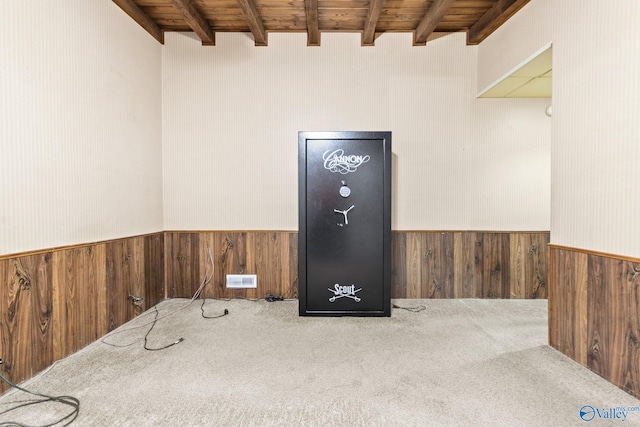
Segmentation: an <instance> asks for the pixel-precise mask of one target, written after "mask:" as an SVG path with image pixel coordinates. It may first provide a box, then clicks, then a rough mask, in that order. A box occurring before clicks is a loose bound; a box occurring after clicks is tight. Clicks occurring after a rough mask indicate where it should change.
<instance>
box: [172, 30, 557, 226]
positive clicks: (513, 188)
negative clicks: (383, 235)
mask: <svg viewBox="0 0 640 427" xmlns="http://www.w3.org/2000/svg"><path fill="white" fill-rule="evenodd" d="M216 42H217V46H215V47H202V46H201V45H200V43H199V42H198V40H197V39H196V38H195V37H194V36H193V35H192V34H176V33H168V34H166V44H165V46H164V47H163V58H162V64H163V67H162V69H163V153H164V154H163V159H164V160H163V163H164V165H163V168H164V222H165V228H166V229H168V230H181V229H186V230H199V229H200V230H225V229H231V230H233V229H258V230H260V229H267V230H269V229H275V230H296V229H297V228H298V218H297V132H298V131H300V130H309V131H310V130H313V131H320V130H389V131H392V132H393V153H394V167H395V172H394V184H393V188H394V195H393V223H392V226H393V228H394V229H398V230H467V229H482V230H548V229H549V209H550V208H549V200H550V195H549V191H550V190H549V173H550V172H549V168H550V164H549V162H550V160H549V138H550V127H549V126H550V125H549V119H548V118H547V117H546V116H545V115H544V108H545V106H546V105H547V103H548V101H547V100H542V101H541V100H527V99H524V100H523V99H521V100H477V99H476V98H475V94H476V89H477V87H476V82H477V73H476V68H477V47H475V46H466V45H465V34H463V33H460V34H452V35H449V36H446V37H442V38H439V39H437V40H434V41H431V42H429V43H428V44H427V46H426V47H413V46H412V43H411V34H385V35H383V36H381V37H379V38H378V39H377V40H376V46H375V47H366V48H363V47H361V46H360V35H359V34H334V33H323V35H322V46H321V47H307V46H306V35H305V34H270V35H269V46H268V47H255V46H254V45H253V42H252V40H251V37H250V36H249V35H245V34H229V33H219V34H217V35H216Z"/></svg>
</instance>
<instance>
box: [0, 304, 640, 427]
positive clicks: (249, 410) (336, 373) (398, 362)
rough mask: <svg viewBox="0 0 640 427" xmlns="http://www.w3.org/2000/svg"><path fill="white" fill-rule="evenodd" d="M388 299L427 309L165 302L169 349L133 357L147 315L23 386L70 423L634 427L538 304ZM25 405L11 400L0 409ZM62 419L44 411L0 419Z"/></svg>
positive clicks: (613, 393) (156, 337) (611, 390)
mask: <svg viewBox="0 0 640 427" xmlns="http://www.w3.org/2000/svg"><path fill="white" fill-rule="evenodd" d="M394 303H395V304H397V305H401V306H406V307H415V306H417V305H420V304H422V305H424V306H425V307H426V310H424V311H421V312H419V313H413V312H408V311H404V310H399V309H394V310H393V311H392V316H391V318H350V317H343V318H308V317H305V318H301V317H298V314H297V311H298V304H297V302H296V301H285V302H266V301H263V300H261V301H258V302H252V301H246V300H233V301H213V300H207V302H206V305H205V312H206V314H207V315H216V314H219V313H221V312H222V311H223V310H224V309H225V308H226V309H228V310H229V315H228V316H224V317H222V318H219V319H204V318H202V317H201V311H200V300H198V301H195V302H194V303H193V304H189V300H169V301H165V302H163V303H161V304H160V305H159V306H158V308H159V312H160V317H161V318H160V320H159V321H158V322H157V324H156V326H155V328H154V329H153V330H152V331H151V333H150V334H149V336H148V346H149V347H159V346H163V345H166V344H170V343H171V342H175V341H177V340H178V339H180V338H184V341H182V342H180V343H179V344H177V345H174V346H172V347H170V348H168V349H166V350H162V351H147V350H145V349H144V348H143V345H144V336H145V334H146V333H147V331H148V330H149V327H150V325H148V323H149V322H150V321H152V320H153V318H154V313H153V311H149V312H147V314H145V315H143V316H142V317H139V318H137V319H135V320H133V321H132V322H130V323H128V324H127V325H124V326H123V327H122V328H120V329H119V330H118V331H122V330H127V332H124V333H118V334H114V335H111V336H108V337H107V338H106V340H105V341H107V342H109V343H112V344H118V345H125V344H132V345H130V346H128V347H122V348H120V347H113V346H109V345H106V344H104V343H101V342H96V343H94V344H92V345H90V346H88V347H86V348H85V349H83V350H82V351H80V352H78V353H76V354H74V355H72V356H70V357H68V358H66V359H64V360H62V361H60V362H58V363H57V364H55V365H54V366H53V367H52V368H51V369H49V370H47V371H45V372H43V373H42V374H40V375H38V376H37V377H36V378H34V379H32V380H30V381H28V382H26V383H24V384H23V386H24V387H26V388H27V389H30V390H34V391H37V392H40V393H45V394H55V395H63V394H65V395H71V396H74V397H77V398H78V399H80V405H81V406H80V414H79V416H78V418H77V419H76V421H75V422H74V423H73V425H78V426H115V425H118V426H275V425H277V426H430V425H433V426H573V425H575V426H581V425H586V424H588V425H594V426H595V425H597V426H605V425H623V426H630V425H640V412H625V416H626V419H625V420H624V421H622V419H621V418H618V419H605V418H603V417H602V416H603V415H605V412H603V410H606V411H608V412H606V414H622V413H621V411H620V410H619V409H616V408H621V407H624V408H629V407H632V408H636V407H637V408H638V409H639V410H640V401H638V400H637V399H635V398H633V397H632V396H630V395H628V394H626V393H624V392H623V391H621V390H619V389H618V388H616V387H614V386H613V385H611V384H609V383H608V382H606V381H605V380H603V379H601V378H600V377H598V376H597V375H595V374H594V373H592V372H590V371H589V370H587V369H585V368H583V367H581V366H579V365H578V364H576V363H575V362H573V361H572V360H570V359H568V358H567V357H565V356H563V355H562V354H560V353H559V352H557V351H555V350H553V349H552V348H550V347H548V346H547V342H548V339H547V304H546V301H523V300H394ZM168 313H173V314H171V315H169V316H167V317H163V316H166V315H167V314H168ZM144 324H147V325H146V326H144V327H140V328H136V329H130V328H132V327H133V326H137V325H144ZM25 398H26V396H25V395H24V394H23V393H22V392H9V393H7V394H5V395H4V396H2V398H0V409H3V408H4V409H6V408H7V407H9V406H10V405H11V404H12V403H11V402H15V401H17V400H21V399H25ZM590 407H591V408H593V409H594V410H593V412H589V411H591V410H590V409H589V408H590ZM581 408H583V412H584V413H585V414H584V416H585V417H590V415H593V420H592V421H589V422H585V421H583V420H582V419H581V417H580V411H581ZM65 411H67V412H68V408H66V407H60V405H55V404H46V405H41V406H35V407H31V408H28V409H25V410H21V411H14V412H12V413H11V414H9V415H7V414H5V415H2V416H0V422H2V421H7V420H15V421H19V422H21V423H24V424H30V425H42V424H46V423H49V422H52V421H55V420H56V419H57V418H59V417H60V415H61V414H64V413H65ZM616 411H617V412H616Z"/></svg>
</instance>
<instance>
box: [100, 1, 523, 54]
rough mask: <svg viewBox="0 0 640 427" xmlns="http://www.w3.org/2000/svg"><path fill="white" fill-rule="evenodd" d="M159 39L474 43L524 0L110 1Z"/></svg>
mask: <svg viewBox="0 0 640 427" xmlns="http://www.w3.org/2000/svg"><path fill="white" fill-rule="evenodd" d="M113 2H114V3H116V4H117V5H118V6H119V7H120V8H121V9H122V10H124V11H125V12H126V13H127V14H128V15H129V16H130V17H131V18H133V19H134V20H135V21H136V22H137V23H138V24H139V25H141V26H142V27H143V28H144V29H145V30H146V31H147V32H149V33H150V34H151V35H152V36H153V37H154V38H155V39H156V40H158V41H159V42H160V43H164V33H165V32H166V31H193V32H195V33H196V34H197V35H198V37H199V38H200V39H201V40H202V44H203V45H209V46H212V45H215V33H216V32H251V33H252V34H253V38H254V40H255V45H256V46H267V43H268V34H269V33H270V32H306V33H307V45H309V46H320V35H321V33H322V32H359V33H361V34H362V45H363V46H373V45H374V43H375V40H376V38H377V37H378V36H380V35H381V34H383V33H386V32H411V33H413V44H414V46H423V45H425V44H426V42H427V40H428V39H430V37H434V36H436V34H435V33H451V32H460V31H464V32H466V33H467V44H469V45H475V44H478V43H480V42H481V41H482V40H484V39H485V38H486V37H487V36H488V35H489V34H491V33H492V32H493V31H495V30H496V29H497V28H498V27H500V26H501V25H502V24H503V23H504V22H506V21H507V20H508V19H509V18H510V17H511V16H512V15H513V14H514V13H516V12H517V11H518V10H520V8H522V7H523V6H524V5H525V4H527V3H528V2H529V0H433V1H432V0H113Z"/></svg>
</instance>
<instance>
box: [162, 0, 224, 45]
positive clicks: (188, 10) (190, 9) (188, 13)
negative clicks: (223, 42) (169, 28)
mask: <svg viewBox="0 0 640 427" xmlns="http://www.w3.org/2000/svg"><path fill="white" fill-rule="evenodd" d="M171 3H172V4H173V6H174V7H175V8H176V9H178V11H180V13H181V14H182V16H183V17H184V20H185V21H186V22H187V24H188V25H189V27H191V29H192V30H193V32H195V33H196V34H197V35H198V37H200V40H202V45H203V46H215V44H216V39H215V35H214V34H213V31H212V30H211V27H210V26H209V24H208V23H207V20H206V19H205V18H204V17H203V16H202V14H201V13H200V12H198V10H197V9H196V8H195V6H194V5H193V3H192V1H191V0H171Z"/></svg>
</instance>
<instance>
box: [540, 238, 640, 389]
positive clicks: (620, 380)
mask: <svg viewBox="0 0 640 427" xmlns="http://www.w3.org/2000/svg"><path fill="white" fill-rule="evenodd" d="M549 267H550V269H549V343H550V345H551V346H552V347H554V348H556V349H558V350H559V351H561V352H562V353H564V354H566V355H567V356H569V357H571V358H572V359H574V360H576V361H577V362H578V363H580V364H582V365H584V366H586V367H588V368H589V369H591V370H592V371H594V372H596V373H597V374H599V375H600V376H602V377H603V378H605V379H606V380H608V381H610V382H611V383H613V384H615V385H616V386H618V387H620V388H621V389H623V390H625V391H626V392H627V393H630V394H632V395H634V396H635V397H637V398H640V259H634V258H628V257H619V256H615V255H608V254H602V253H597V252H591V251H584V250H580V249H575V248H567V247H562V246H555V245H550V247H549Z"/></svg>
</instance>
